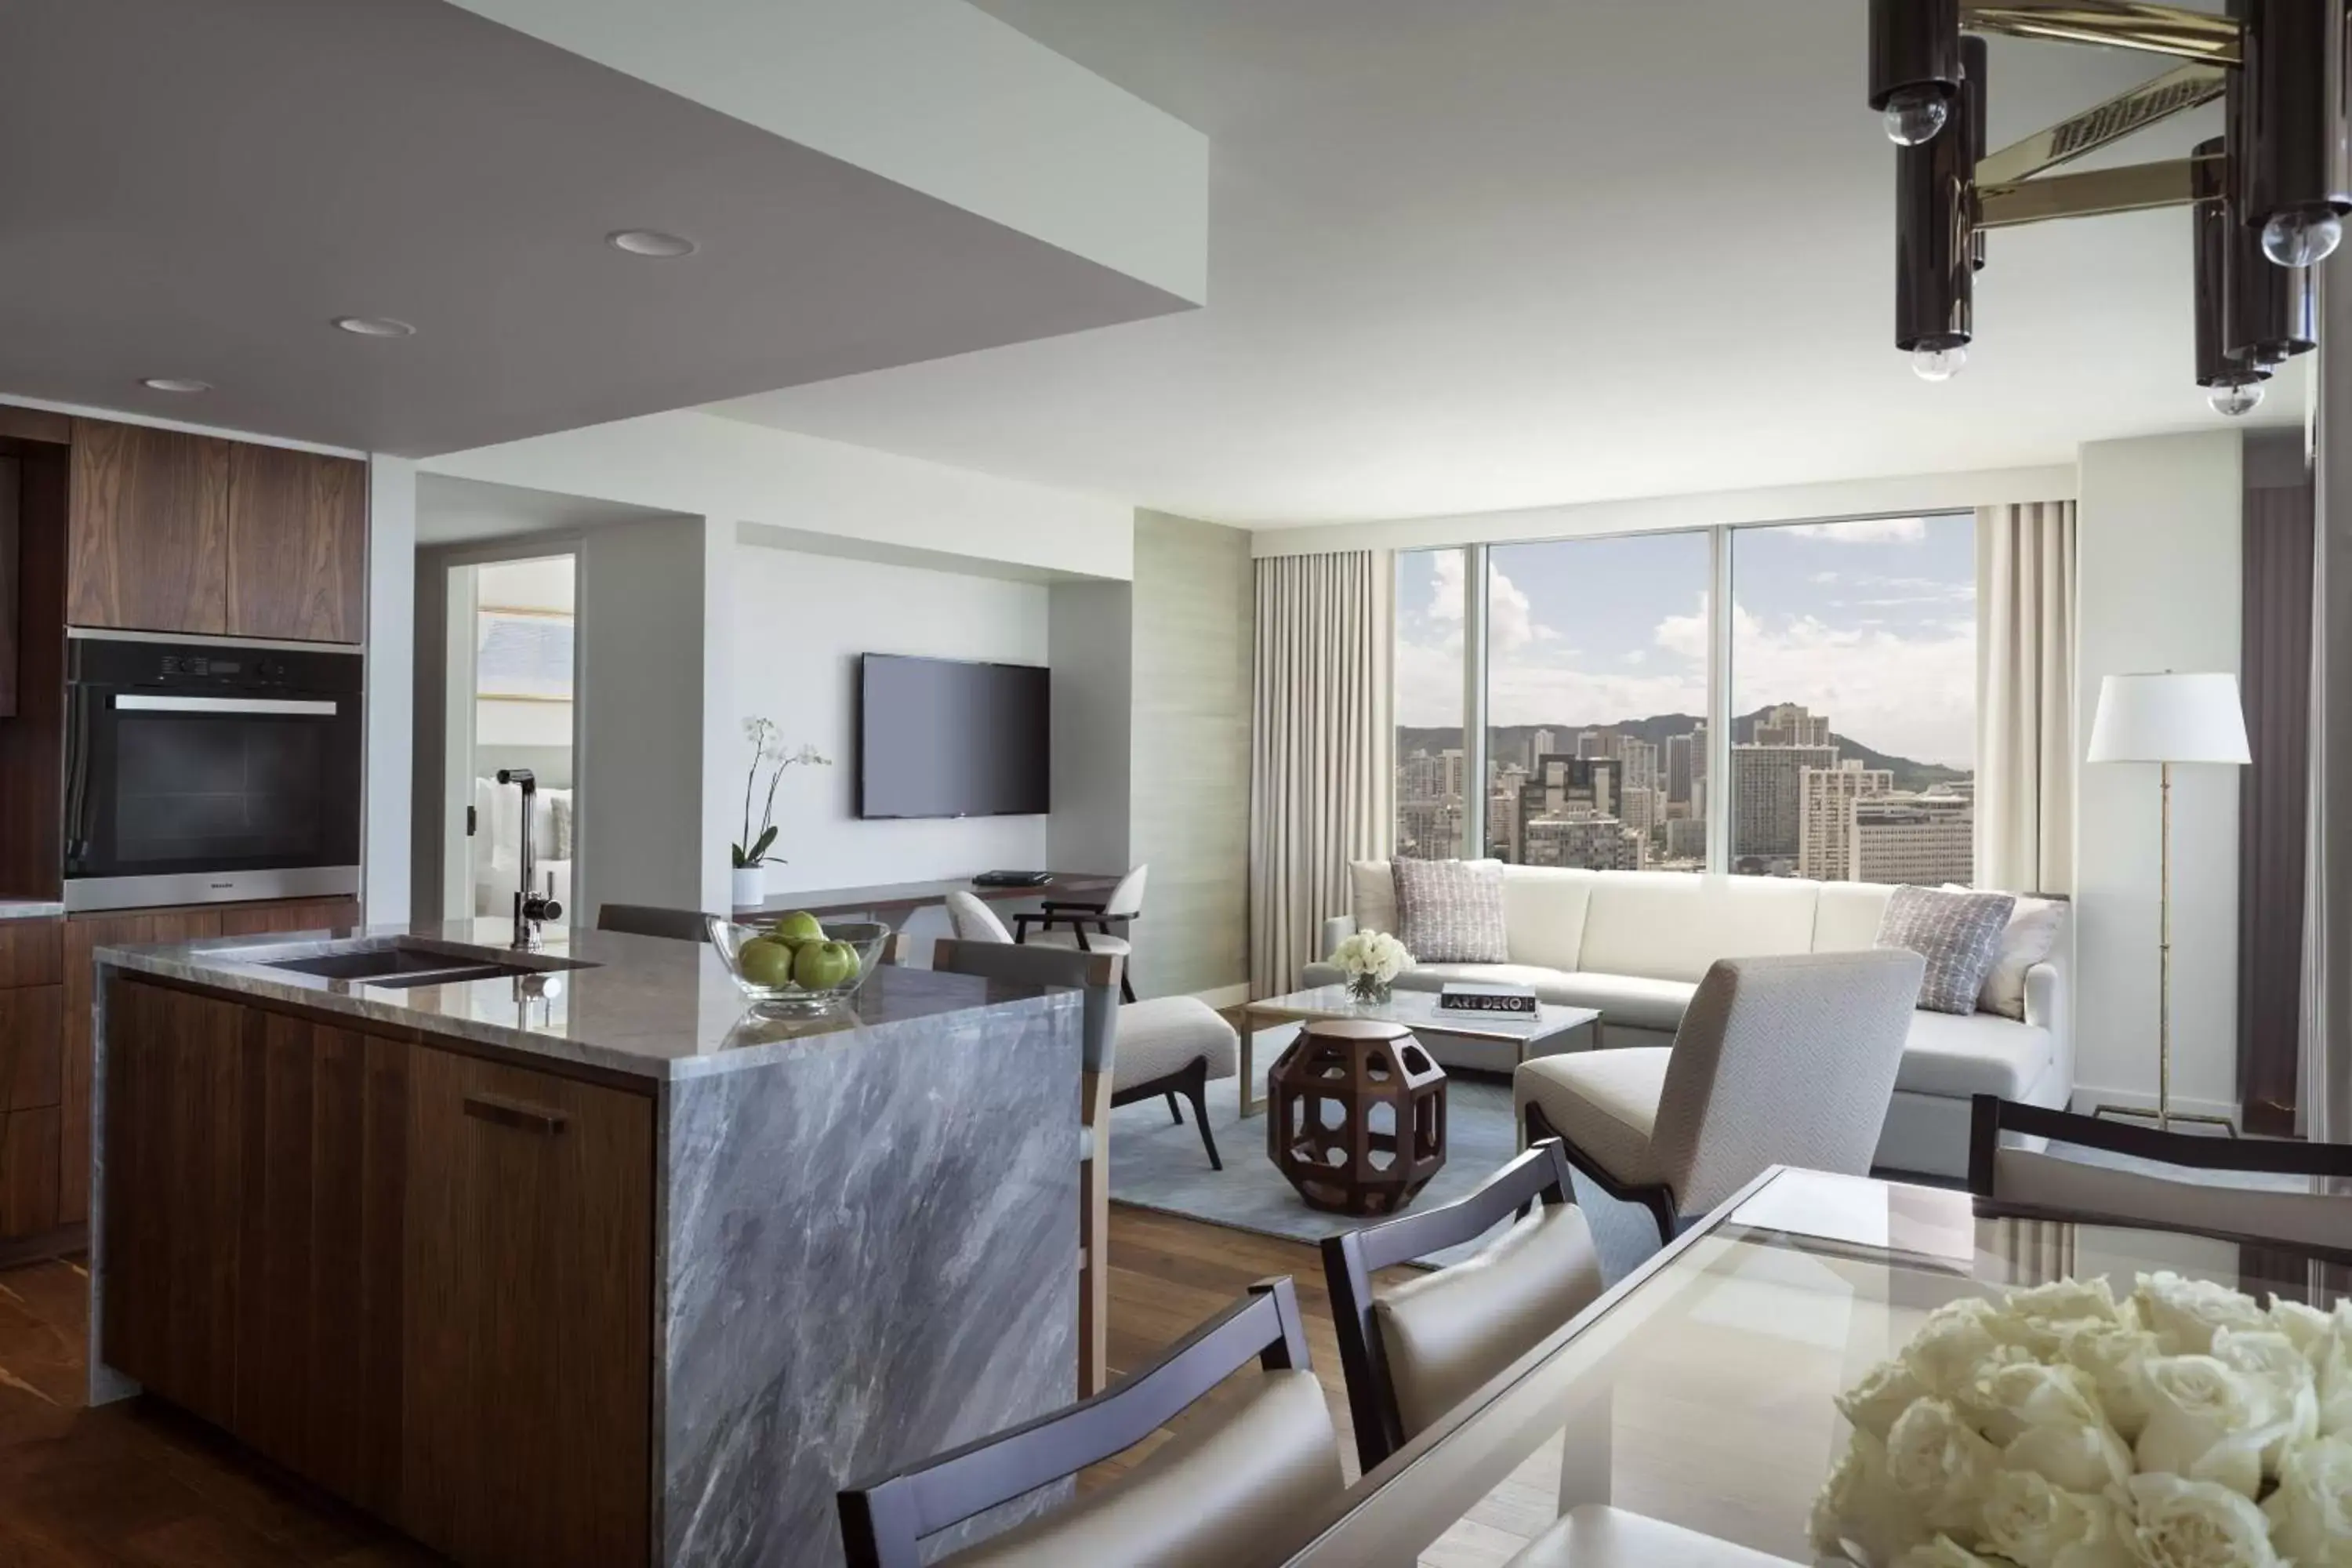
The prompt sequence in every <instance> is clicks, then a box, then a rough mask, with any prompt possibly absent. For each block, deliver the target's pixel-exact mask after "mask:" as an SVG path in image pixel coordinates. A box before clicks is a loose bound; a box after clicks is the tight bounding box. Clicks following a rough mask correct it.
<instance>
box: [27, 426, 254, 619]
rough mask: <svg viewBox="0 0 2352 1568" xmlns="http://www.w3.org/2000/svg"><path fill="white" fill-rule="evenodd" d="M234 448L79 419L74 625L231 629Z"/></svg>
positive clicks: (71, 524)
mask: <svg viewBox="0 0 2352 1568" xmlns="http://www.w3.org/2000/svg"><path fill="white" fill-rule="evenodd" d="M232 445H233V443H230V442H227V441H223V440H219V439H216V438H215V437H209V436H189V435H184V434H182V433H181V432H179V431H177V430H152V429H149V428H147V427H145V426H137V425H115V424H110V423H109V422H107V421H105V420H101V419H77V420H75V421H74V441H73V462H72V482H71V487H70V496H69V500H68V508H67V538H68V568H67V585H66V604H67V607H66V619H67V620H68V622H70V623H71V624H73V625H75V626H123V627H129V628H132V629H136V630H142V631H159V632H199V633H210V634H213V635H219V634H221V633H225V632H226V631H227V630H228V593H227V584H226V563H227V554H228V493H229V466H230V465H229V455H230V451H231V447H232Z"/></svg>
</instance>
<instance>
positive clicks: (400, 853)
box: [361, 457, 416, 925]
mask: <svg viewBox="0 0 2352 1568" xmlns="http://www.w3.org/2000/svg"><path fill="white" fill-rule="evenodd" d="M367 628H368V629H367V638H368V643H367V718H366V748H367V785H366V791H367V793H366V808H367V821H366V831H365V836H364V838H363V840H362V844H363V847H362V866H363V868H364V869H363V873H362V884H361V898H362V909H363V912H364V914H365V917H366V920H367V921H368V923H369V924H370V925H392V924H404V923H405V922H406V921H408V919H409V914H410V906H409V891H410V886H411V881H410V875H409V855H410V812H411V791H412V788H413V786H414V784H415V780H414V778H413V776H412V773H411V765H412V764H411V752H412V751H413V749H414V746H415V735H414V725H415V644H416V465H415V463H413V462H410V461H409V460H408V459H406V458H383V457H376V458H370V459H369V461H368V617H367Z"/></svg>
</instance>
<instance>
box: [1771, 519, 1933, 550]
mask: <svg viewBox="0 0 2352 1568" xmlns="http://www.w3.org/2000/svg"><path fill="white" fill-rule="evenodd" d="M1783 531H1784V532H1788V533H1793V534H1795V535H1797V536H1798V537H1799V538H1801V539H1826V540H1829V541H1831V542H1834V543H1838V544H1916V543H1917V542H1920V541H1921V540H1923V539H1925V538H1927V519H1925V518H1919V517H1862V518H1855V519H1854V520H1853V521H1850V522H1798V523H1791V524H1790V525H1789V526H1788V527H1787V528H1786V529H1784V530H1783Z"/></svg>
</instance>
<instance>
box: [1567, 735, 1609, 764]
mask: <svg viewBox="0 0 2352 1568" xmlns="http://www.w3.org/2000/svg"><path fill="white" fill-rule="evenodd" d="M1576 754H1577V755H1578V756H1579V757H1580V758H1583V759H1585V760H1587V761H1590V760H1591V759H1593V758H1595V757H1601V758H1614V757H1615V756H1616V755H1617V737H1616V735H1615V734H1614V733H1613V732H1611V731H1601V730H1587V731H1583V732H1582V733H1581V734H1580V735H1578V736H1577V737H1576Z"/></svg>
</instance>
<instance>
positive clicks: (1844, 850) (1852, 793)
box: [1797, 757, 1895, 882]
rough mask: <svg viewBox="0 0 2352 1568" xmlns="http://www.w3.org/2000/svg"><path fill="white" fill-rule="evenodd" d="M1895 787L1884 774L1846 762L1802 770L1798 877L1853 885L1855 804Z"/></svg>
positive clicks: (1857, 760)
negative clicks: (1849, 882)
mask: <svg viewBox="0 0 2352 1568" xmlns="http://www.w3.org/2000/svg"><path fill="white" fill-rule="evenodd" d="M1894 787H1895V774H1894V773H1892V772H1891V771H1889V770H1888V769H1885V768H1865V767H1864V766H1863V765H1862V759H1861V758H1859V757H1847V758H1844V759H1843V761H1841V762H1840V763H1838V765H1837V766H1835V767H1832V768H1805V769H1803V770H1801V772H1800V773H1798V775H1797V793H1798V798H1799V805H1798V843H1797V875H1798V876H1800V877H1811V879H1814V880H1815V881H1818V882H1847V881H1852V880H1853V812H1852V811H1851V810H1849V809H1848V808H1849V807H1850V806H1851V805H1852V804H1853V802H1855V801H1857V800H1863V799H1866V798H1868V797H1869V796H1872V795H1885V794H1886V793H1887V792H1888V791H1890V790H1892V789H1893V788H1894Z"/></svg>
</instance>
